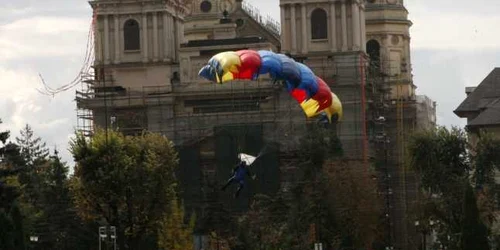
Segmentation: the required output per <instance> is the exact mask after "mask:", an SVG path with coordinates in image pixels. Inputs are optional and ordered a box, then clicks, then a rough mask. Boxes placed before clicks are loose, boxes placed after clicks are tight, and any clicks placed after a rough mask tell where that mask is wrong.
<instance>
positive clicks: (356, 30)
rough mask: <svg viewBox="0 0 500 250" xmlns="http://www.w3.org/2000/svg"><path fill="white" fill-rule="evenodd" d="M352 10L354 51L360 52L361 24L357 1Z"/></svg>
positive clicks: (354, 2) (353, 3)
mask: <svg viewBox="0 0 500 250" xmlns="http://www.w3.org/2000/svg"><path fill="white" fill-rule="evenodd" d="M351 9H352V26H353V29H352V32H353V38H352V50H359V49H360V43H361V24H360V21H359V7H358V3H357V2H356V1H352V3H351Z"/></svg>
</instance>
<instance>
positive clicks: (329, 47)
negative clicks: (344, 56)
mask: <svg viewBox="0 0 500 250" xmlns="http://www.w3.org/2000/svg"><path fill="white" fill-rule="evenodd" d="M280 8H281V30H282V35H281V43H282V50H283V51H284V52H288V53H290V54H292V55H297V54H298V55H305V54H307V53H309V52H345V51H365V44H366V38H365V33H366V29H365V13H364V4H363V2H362V1H360V0H336V1H325V0H309V1H308V0H305V1H304V0H303V1H297V0H281V1H280ZM316 8H321V9H323V10H324V11H325V12H326V13H327V23H328V27H327V33H328V38H327V39H316V40H312V39H311V13H312V12H313V11H314V10H315V9H316Z"/></svg>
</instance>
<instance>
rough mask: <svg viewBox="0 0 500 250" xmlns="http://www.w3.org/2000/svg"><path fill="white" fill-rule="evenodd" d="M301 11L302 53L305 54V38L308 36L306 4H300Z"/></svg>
mask: <svg viewBox="0 0 500 250" xmlns="http://www.w3.org/2000/svg"><path fill="white" fill-rule="evenodd" d="M301 10H302V12H301V13H300V16H301V17H302V22H301V23H302V54H307V38H308V37H309V36H308V34H307V15H306V4H305V3H303V4H302V8H301Z"/></svg>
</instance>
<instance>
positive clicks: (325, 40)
mask: <svg viewBox="0 0 500 250" xmlns="http://www.w3.org/2000/svg"><path fill="white" fill-rule="evenodd" d="M311 42H313V43H323V42H328V38H321V39H311Z"/></svg>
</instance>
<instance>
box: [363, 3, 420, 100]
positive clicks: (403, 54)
mask: <svg viewBox="0 0 500 250" xmlns="http://www.w3.org/2000/svg"><path fill="white" fill-rule="evenodd" d="M411 26H412V22H411V21H410V20H408V10H407V9H406V8H405V6H404V5H403V0H367V3H366V40H367V43H366V48H367V53H368V54H369V55H370V58H371V61H372V66H373V65H374V64H376V65H374V66H377V67H379V68H380V71H381V72H382V73H383V75H384V76H386V77H387V78H386V79H387V80H389V81H392V84H391V99H397V98H399V97H401V96H403V97H404V98H406V99H413V98H414V95H415V88H416V87H415V86H414V85H413V80H412V73H411V70H412V69H411V56H410V27H411ZM396 84H397V85H399V86H400V89H399V91H398V90H397V89H396V88H395V87H394V86H395V85H396Z"/></svg>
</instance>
